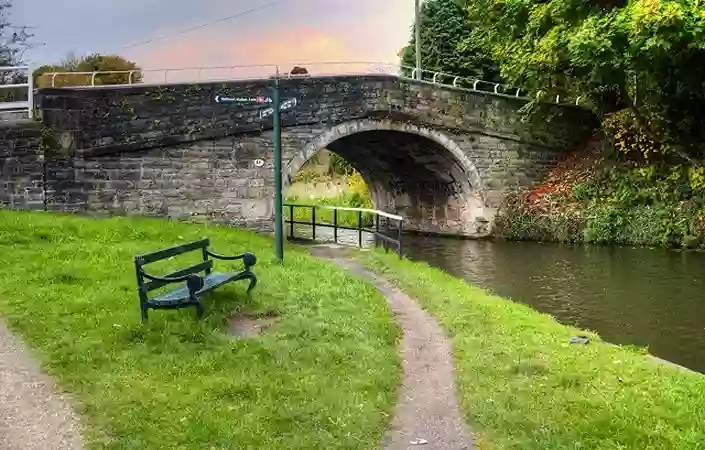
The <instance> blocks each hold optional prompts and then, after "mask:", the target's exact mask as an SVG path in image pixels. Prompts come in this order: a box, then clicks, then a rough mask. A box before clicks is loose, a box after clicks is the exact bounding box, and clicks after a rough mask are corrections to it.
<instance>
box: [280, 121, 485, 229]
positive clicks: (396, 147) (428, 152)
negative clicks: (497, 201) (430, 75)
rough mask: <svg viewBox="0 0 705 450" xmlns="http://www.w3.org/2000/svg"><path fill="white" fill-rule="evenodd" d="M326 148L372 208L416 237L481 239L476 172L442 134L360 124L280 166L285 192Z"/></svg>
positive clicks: (408, 126) (400, 125)
mask: <svg viewBox="0 0 705 450" xmlns="http://www.w3.org/2000/svg"><path fill="white" fill-rule="evenodd" d="M323 149H328V150H329V151H332V152H333V153H336V154H338V155H340V156H341V157H342V158H344V159H345V160H347V161H348V162H349V163H350V164H351V165H353V166H354V167H355V168H356V169H357V170H358V172H360V174H361V175H362V177H363V178H364V179H365V181H366V182H367V185H368V186H369V188H370V192H371V195H372V200H373V202H374V204H375V207H376V208H378V209H382V210H385V211H388V212H393V213H397V214H401V215H404V216H405V217H407V219H408V224H409V225H408V227H409V228H410V229H411V230H416V231H419V232H430V233H442V234H446V233H447V234H462V235H470V236H476V235H482V234H485V233H486V232H487V229H486V228H487V223H488V222H491V217H488V216H490V215H491V209H490V208H489V207H488V205H487V202H486V198H485V186H484V184H483V182H482V179H481V178H480V175H479V172H478V170H477V168H476V167H475V165H474V164H473V162H472V161H471V160H470V159H469V158H468V157H467V155H466V154H465V152H464V151H463V150H462V149H461V148H460V147H459V146H458V144H457V143H456V142H454V141H453V139H451V138H450V137H449V136H448V135H447V134H445V133H444V132H442V131H439V130H435V129H431V128H426V127H423V126H419V125H416V124H413V123H408V122H404V121H401V120H394V119H372V118H366V119H358V120H353V121H348V122H344V123H341V124H338V125H336V126H333V127H331V128H329V129H327V130H325V131H324V132H323V133H321V134H319V135H317V136H316V137H315V138H313V139H310V140H309V141H308V142H306V143H305V144H304V145H303V146H302V147H301V148H299V149H298V151H297V152H295V153H294V155H293V157H291V159H289V161H288V163H287V164H286V165H285V167H284V174H283V175H284V180H283V181H284V182H283V188H284V189H287V188H288V187H289V186H290V185H291V180H292V178H293V176H294V175H295V174H296V173H297V172H298V171H299V170H300V169H301V168H302V167H303V165H304V164H305V163H306V161H308V160H310V159H311V158H312V157H313V156H314V155H315V154H316V153H318V152H319V151H321V150H323Z"/></svg>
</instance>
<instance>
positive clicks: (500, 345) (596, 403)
mask: <svg viewBox="0 0 705 450" xmlns="http://www.w3.org/2000/svg"><path fill="white" fill-rule="evenodd" d="M362 258H363V260H364V262H365V263H366V264H367V265H368V266H369V267H370V268H372V269H373V270H375V271H378V272H381V273H383V274H384V276H385V277H387V278H388V279H390V280H392V281H393V282H395V283H396V284H398V285H399V286H400V287H401V288H402V289H404V290H405V291H406V292H408V293H409V294H410V295H413V296H414V297H415V298H416V299H418V300H419V301H420V302H421V303H422V305H423V306H424V307H425V308H426V309H427V310H428V311H430V312H431V313H432V314H433V315H435V316H436V317H437V318H438V320H439V321H440V323H441V324H442V325H443V327H444V328H445V329H446V330H447V332H448V333H449V335H450V336H452V338H453V342H454V360H455V368H456V376H457V380H458V390H459V393H460V399H461V404H462V407H463V408H464V410H465V412H466V415H467V418H468V422H469V423H470V424H471V426H472V427H473V429H474V431H475V432H476V433H477V434H478V436H479V437H478V439H479V441H480V442H479V443H480V448H493V449H521V450H527V449H537V450H538V449H541V450H546V449H601V450H607V449H635V450H646V449H684V450H685V449H696V448H702V446H703V442H705V425H703V423H704V421H705V409H703V408H702V404H703V401H705V377H703V376H701V375H697V374H691V373H683V372H679V371H677V370H674V369H672V368H669V367H664V366H660V365H659V364H657V363H655V362H653V361H651V360H648V359H646V357H645V356H644V355H643V354H642V353H640V352H639V351H636V350H632V349H628V348H622V347H617V346H614V345H611V344H607V343H604V342H601V341H600V340H599V338H598V337H597V336H595V335H593V334H588V335H589V336H591V342H590V343H589V344H588V345H576V344H569V339H570V338H571V337H572V336H576V335H578V334H586V333H584V332H582V331H579V330H576V329H573V328H571V327H566V326H563V325H560V324H558V323H556V322H555V321H554V320H552V319H551V318H550V317H549V316H546V315H541V314H539V313H537V312H535V311H534V310H532V309H530V308H528V307H526V306H523V305H520V304H518V303H513V302H510V301H508V300H505V299H502V298H499V297H496V296H493V295H490V294H488V293H487V292H485V291H483V290H480V289H477V288H474V287H472V286H470V285H468V284H467V283H465V282H463V281H462V280H460V279H457V278H454V277H452V276H450V275H447V274H445V273H444V272H442V271H440V270H436V269H433V268H430V267H428V266H426V265H424V264H421V263H414V262H410V261H408V260H401V261H400V260H398V259H397V258H395V257H394V256H392V255H385V254H383V253H381V252H371V253H369V254H365V256H362Z"/></svg>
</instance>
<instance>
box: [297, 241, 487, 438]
mask: <svg viewBox="0 0 705 450" xmlns="http://www.w3.org/2000/svg"><path fill="white" fill-rule="evenodd" d="M311 254H313V255H314V256H318V257H322V258H327V259H330V260H331V261H332V262H333V263H335V264H336V265H338V266H340V267H342V268H344V269H346V270H347V271H349V272H351V273H354V274H356V275H359V276H361V277H363V278H365V279H367V280H368V281H370V282H371V283H372V284H374V285H375V286H376V287H377V289H379V290H380V292H382V294H384V295H385V296H386V297H387V301H388V303H389V306H390V308H391V310H392V312H393V314H394V316H395V319H396V321H397V323H398V324H399V326H400V327H401V328H402V330H403V333H404V335H403V339H402V343H401V348H400V354H401V357H402V364H403V368H404V379H403V382H402V387H401V392H400V396H399V401H398V402H397V405H396V408H395V412H394V419H393V421H392V426H391V428H390V430H389V432H388V433H387V435H386V436H385V439H384V442H383V443H382V450H412V449H419V450H421V449H423V450H470V449H473V448H474V446H473V443H472V439H471V435H470V433H469V431H468V428H467V426H466V424H465V421H464V419H463V415H462V413H461V411H460V406H459V404H458V399H457V396H456V390H455V376H454V374H453V359H452V356H451V348H452V346H451V343H450V341H449V340H448V338H447V337H446V336H445V334H444V332H443V330H442V329H441V327H440V325H438V322H436V320H435V319H434V318H433V317H432V316H431V315H430V314H428V313H427V312H426V311H424V310H423V309H422V308H421V307H420V306H419V305H418V303H416V301H414V300H413V299H412V298H410V297H409V296H408V295H406V294H405V293H404V292H402V291H400V290H399V289H397V288H395V287H394V286H392V285H391V284H390V283H389V282H387V281H386V280H384V279H382V278H381V277H379V276H378V275H376V274H374V273H372V272H370V271H368V270H366V269H364V268H363V267H362V266H360V264H359V263H357V262H356V261H354V260H352V259H346V258H344V257H342V256H341V254H339V253H337V252H336V251H335V249H334V248H331V247H329V246H316V247H312V248H311ZM419 439H423V440H424V441H426V442H427V443H422V444H418V443H416V444H412V441H417V442H418V440H419Z"/></svg>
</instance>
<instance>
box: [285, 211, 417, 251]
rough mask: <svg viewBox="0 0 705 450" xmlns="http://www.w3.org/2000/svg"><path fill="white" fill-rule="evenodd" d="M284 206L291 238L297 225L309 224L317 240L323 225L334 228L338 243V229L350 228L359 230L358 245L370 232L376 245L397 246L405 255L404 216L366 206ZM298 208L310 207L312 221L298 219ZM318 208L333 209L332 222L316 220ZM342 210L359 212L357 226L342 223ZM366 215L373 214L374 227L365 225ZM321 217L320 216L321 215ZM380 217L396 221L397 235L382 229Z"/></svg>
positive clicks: (394, 229) (334, 236)
mask: <svg viewBox="0 0 705 450" xmlns="http://www.w3.org/2000/svg"><path fill="white" fill-rule="evenodd" d="M284 208H288V209H289V217H288V218H287V219H286V220H284V223H286V224H288V225H289V235H290V237H291V238H295V226H296V225H308V226H310V227H311V240H312V241H315V240H316V227H323V228H332V229H333V242H335V243H336V244H337V243H338V230H350V231H357V245H358V247H362V241H363V239H362V236H363V233H369V234H371V235H373V236H374V237H375V245H377V243H378V242H380V241H381V242H382V243H383V245H384V249H385V250H386V251H389V249H390V247H395V248H396V252H397V253H398V254H399V257H400V258H401V257H402V255H403V246H402V233H403V230H404V218H403V217H402V216H398V215H396V214H390V213H387V212H384V211H378V210H376V209H366V208H348V207H344V206H330V205H303V204H298V203H285V204H284ZM296 208H300V209H302V208H305V209H310V210H311V215H310V217H311V220H310V221H303V220H296V215H295V210H296ZM318 210H326V211H332V212H333V217H332V219H333V220H332V222H321V221H316V211H318ZM341 212H353V213H357V214H356V215H357V217H356V218H357V225H356V226H350V225H342V224H340V213H341ZM365 215H367V216H369V215H371V216H372V217H373V220H372V222H373V224H374V228H372V227H371V226H365V223H366V222H367V221H363V217H365ZM319 217H320V216H319ZM380 218H384V219H386V220H387V221H391V222H394V225H395V226H393V227H391V228H392V230H393V232H394V234H396V237H392V236H390V235H388V234H386V233H384V232H383V231H382V229H381V228H382V227H381V226H380V225H381V224H380ZM384 228H385V229H389V228H390V227H389V224H388V223H387V224H385V227H384Z"/></svg>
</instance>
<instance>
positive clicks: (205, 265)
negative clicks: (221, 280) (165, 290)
mask: <svg viewBox="0 0 705 450" xmlns="http://www.w3.org/2000/svg"><path fill="white" fill-rule="evenodd" d="M212 268H213V260H212V259H209V260H207V261H203V262H200V263H197V264H194V265H192V266H189V267H187V268H185V269H181V270H177V271H176V272H174V273H170V274H169V275H164V278H178V277H183V276H184V275H191V274H193V273H196V274H197V273H200V272H205V271H206V270H211V269H212ZM169 284H171V283H168V282H166V281H159V280H153V281H147V282H146V283H144V285H142V289H143V291H144V292H149V291H153V290H155V289H159V288H160V287H163V286H166V285H169Z"/></svg>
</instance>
